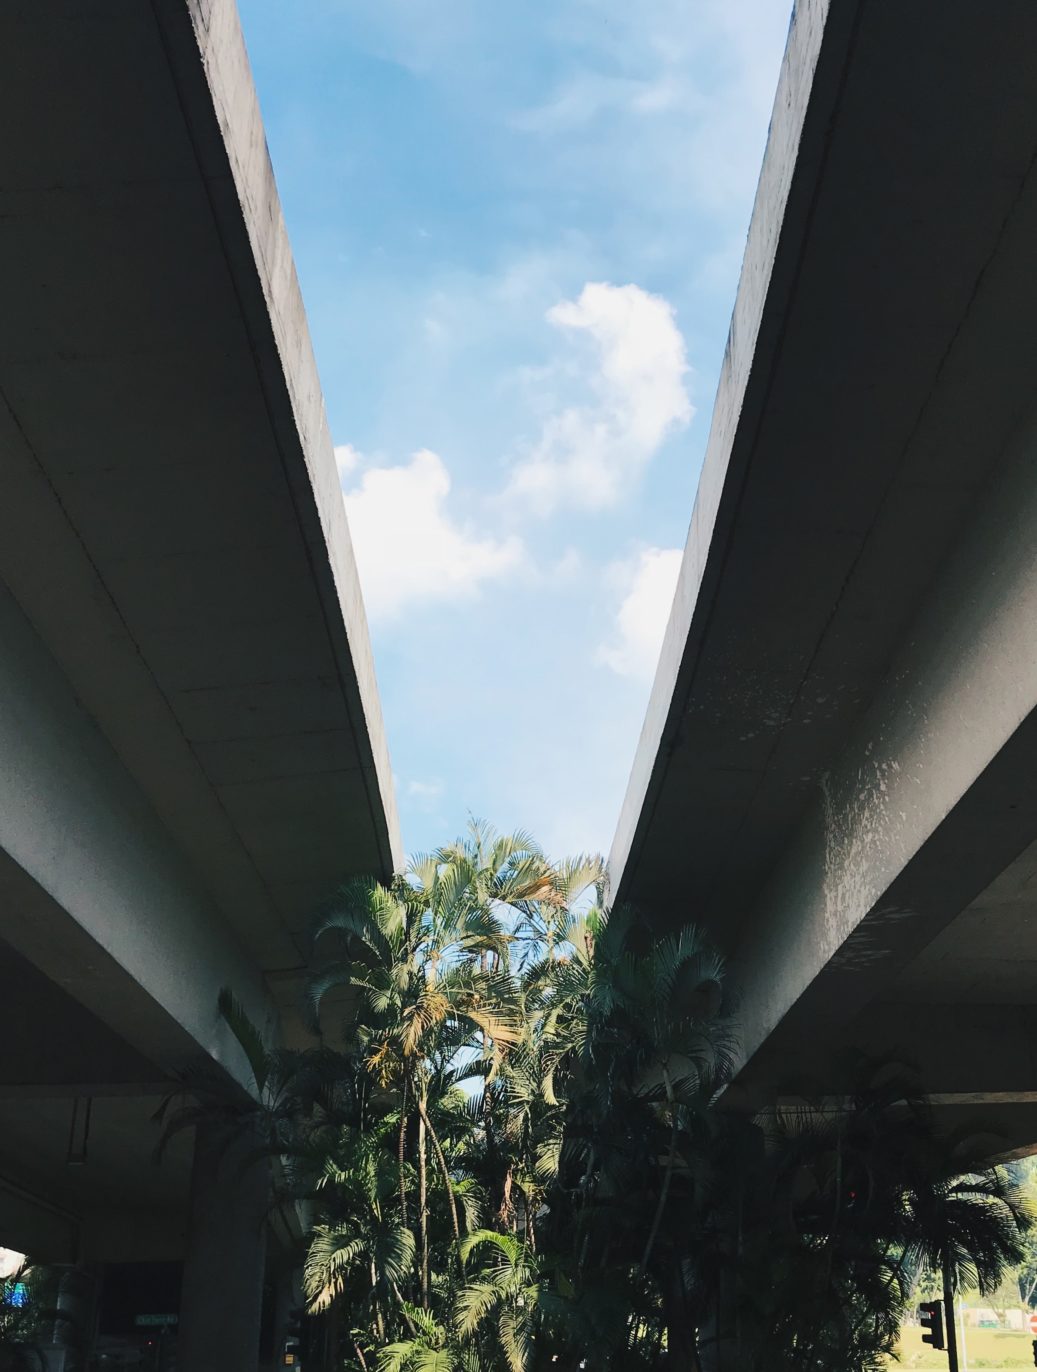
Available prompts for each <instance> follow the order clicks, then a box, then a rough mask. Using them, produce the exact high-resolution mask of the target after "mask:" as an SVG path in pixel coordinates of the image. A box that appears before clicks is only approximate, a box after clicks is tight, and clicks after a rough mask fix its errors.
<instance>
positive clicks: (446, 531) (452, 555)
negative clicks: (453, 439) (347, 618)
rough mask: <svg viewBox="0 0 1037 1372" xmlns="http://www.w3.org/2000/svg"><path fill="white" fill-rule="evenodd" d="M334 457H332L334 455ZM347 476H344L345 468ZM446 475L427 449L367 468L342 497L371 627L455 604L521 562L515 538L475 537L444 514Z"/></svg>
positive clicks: (447, 484) (447, 473) (471, 531)
mask: <svg viewBox="0 0 1037 1372" xmlns="http://www.w3.org/2000/svg"><path fill="white" fill-rule="evenodd" d="M338 451H340V450H339V449H336V452H338ZM347 470H348V468H347ZM449 494H450V474H449V472H448V471H447V469H446V467H445V465H444V463H443V461H442V459H441V458H440V457H439V456H438V454H436V453H434V452H431V451H430V450H429V449H428V448H422V449H421V450H420V451H419V452H416V453H414V455H413V456H412V457H411V460H410V462H409V463H407V465H406V466H402V467H368V468H367V470H366V471H365V472H364V473H363V476H362V477H361V480H360V485H359V486H358V487H356V489H355V490H352V491H347V492H346V493H345V502H346V512H347V514H348V516H349V529H350V533H351V535H352V539H353V549H354V551H355V553H356V560H357V565H358V567H359V569H360V585H361V589H362V590H363V593H364V604H365V605H366V607H367V612H368V615H369V616H370V617H371V618H372V619H388V618H391V617H392V616H394V615H396V614H398V613H399V611H400V610H402V609H403V608H404V607H405V606H408V605H412V604H415V603H419V602H420V603H428V602H431V601H444V600H460V599H465V598H467V597H470V596H473V595H475V594H477V592H478V591H479V589H480V587H481V586H482V585H483V583H484V582H486V581H489V580H492V579H494V578H496V577H501V576H503V575H505V573H507V572H509V571H512V570H514V569H515V568H516V567H517V566H518V565H519V563H520V562H521V560H522V557H523V547H522V543H521V540H520V539H518V538H517V537H514V536H512V537H509V538H506V539H503V540H500V539H494V538H485V537H481V536H480V535H479V534H478V533H477V532H475V531H473V530H472V529H471V528H469V527H468V526H467V525H464V524H459V523H457V522H456V521H455V520H453V519H452V518H451V517H450V515H449V514H448V512H447V510H446V502H447V497H448V495H449Z"/></svg>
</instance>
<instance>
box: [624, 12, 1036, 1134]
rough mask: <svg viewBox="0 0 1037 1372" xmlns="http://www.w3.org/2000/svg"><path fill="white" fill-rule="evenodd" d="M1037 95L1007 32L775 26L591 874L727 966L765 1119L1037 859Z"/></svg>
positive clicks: (958, 20)
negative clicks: (691, 920) (662, 603)
mask: <svg viewBox="0 0 1037 1372" xmlns="http://www.w3.org/2000/svg"><path fill="white" fill-rule="evenodd" d="M1035 79H1037V9H1034V7H1033V6H1031V5H1029V4H1022V3H1015V0H1004V3H995V4H994V5H992V6H990V7H984V9H983V12H982V14H981V13H980V12H979V10H977V8H976V7H975V6H973V5H971V4H968V3H964V2H963V3H956V2H952V3H948V4H940V5H936V4H921V5H912V6H892V5H882V4H874V3H870V4H869V3H863V4H857V3H853V0H833V3H832V4H831V5H830V6H828V7H827V8H825V7H812V6H803V7H798V9H797V13H796V16H795V18H794V22H793V27H792V31H791V35H790V41H789V48H788V52H787V55H786V60H785V65H784V69H783V73H782V78H781V85H780V87H779V94H778V99H777V103H776V106H775V113H774V121H773V125H772V132H771V139H770V143H769V147H768V152H767V158H766V161H765V165H764V170H763V174H762V177H761V182H760V189H759V194H758V197H757V203H756V208H755V212H754V217H753V223H752V228H751V231H750V236H749V242H748V246H747V250H746V262H745V267H744V269H743V276H742V282H741V286H740V289H739V296H738V302H737V304H736V307H735V315H734V320H733V323H732V331H731V338H730V342H729V348H728V354H727V357H726V359H725V365H724V369H723V374H722V378H721V382H720V387H719V392H718V397H717V403H716V409H715V412H714V416H713V425H712V429H711V433H710V439H709V445H708V451H707V457H706V462H705V468H704V471H703V477H702V483H701V486H700V491H699V496H698V500H697V503H696V509H695V515H694V518H693V521H692V526H691V531H690V534H689V540H688V546H687V549H686V552H685V557H684V564H683V569H682V574H681V579H680V584H679V587H678V592H677V597H676V601H675V604H674V609H673V613H672V616H671V620H670V624H669V628H668V631H667V636H666V642H665V645H664V649H663V654H662V660H661V663H660V667H659V672H658V676H657V679H656V682H655V687H654V690H653V695H652V701H651V705H650V707H649V712H648V717H647V720H646V724H645V729H644V732H643V735H642V739H641V744H640V747H639V750H638V756H637V759H636V761H635V765H634V770H633V774H632V778H631V783H630V788H629V791H628V795H627V799H626V803H625V806H624V811H623V815H622V818H621V821H620V825H619V828H618V830H617V834H616V839H615V843H614V846H613V851H612V858H611V870H612V878H613V887H614V893H615V894H617V895H619V896H620V897H627V898H630V899H632V900H634V901H635V902H636V903H638V904H639V905H640V906H642V907H643V908H644V910H645V912H646V915H647V916H648V917H650V918H651V919H653V920H656V921H665V920H671V921H672V920H674V919H675V918H678V917H680V918H685V917H687V916H688V915H689V914H690V915H693V916H695V917H696V918H698V919H700V920H701V921H702V922H703V923H704V924H705V925H706V926H707V927H708V928H709V930H710V931H711V932H712V933H713V935H714V937H715V938H716V939H717V941H718V942H719V943H720V944H721V946H722V947H724V948H725V949H727V950H728V952H729V953H730V955H731V958H732V967H733V972H734V975H735V977H736V979H737V981H738V982H739V984H740V986H741V994H742V1011H741V1018H742V1026H743V1028H742V1033H743V1038H744V1045H745V1053H746V1059H747V1062H746V1066H745V1067H744V1069H743V1072H742V1076H741V1080H742V1083H743V1084H744V1085H745V1086H746V1087H747V1088H748V1087H750V1086H751V1087H753V1088H754V1089H756V1090H758V1091H759V1092H760V1094H761V1095H762V1096H767V1095H768V1094H772V1093H773V1091H774V1090H775V1089H777V1088H778V1087H779V1085H780V1083H781V1082H782V1081H783V1080H785V1079H787V1078H788V1077H789V1076H790V1075H793V1076H795V1075H796V1074H797V1073H799V1074H805V1073H807V1072H808V1071H814V1070H817V1071H820V1070H822V1069H821V1061H822V1059H824V1058H826V1057H828V1056H830V1050H831V1049H832V1048H833V1047H835V1046H837V1045H838V1043H839V1042H840V1041H847V1042H856V1043H858V1044H860V1045H862V1046H866V1045H869V1044H870V1045H871V1046H876V1044H877V1038H876V1035H875V1034H874V1033H873V1032H872V1031H873V1029H874V1027H875V1022H876V1019H877V1017H878V1015H879V1011H878V1010H877V1008H876V1007H877V1006H879V1005H886V1004H888V1003H890V1002H891V1001H894V1002H902V1003H904V1004H905V1005H909V1004H910V1003H911V1000H912V997H914V996H915V995H917V994H918V990H919V986H920V985H926V984H928V973H925V972H922V971H921V970H920V972H919V975H918V976H917V977H916V978H915V979H914V980H913V981H911V980H907V981H905V980H903V978H904V977H905V976H907V975H908V974H907V971H906V969H908V968H909V967H910V965H911V964H912V960H913V959H915V958H918V959H919V963H918V966H919V969H921V968H923V967H924V966H926V965H927V964H925V962H924V959H926V958H929V957H931V956H932V955H930V954H927V953H924V952H923V950H924V949H926V948H927V947H935V946H936V944H934V940H936V939H937V938H938V937H940V938H943V937H945V936H946V937H947V938H949V939H951V940H952V941H953V946H954V948H955V949H956V950H957V951H956V954H955V956H957V957H961V958H968V957H969V956H972V957H975V956H977V955H979V954H980V953H981V950H982V947H983V943H982V942H981V941H980V939H979V938H978V937H977V936H976V935H977V928H976V923H975V921H974V920H972V919H970V918H969V917H968V916H967V915H963V914H962V912H963V911H965V910H966V907H969V906H970V903H971V902H973V901H975V900H976V899H977V898H980V899H982V897H981V893H982V892H983V891H984V890H985V888H987V887H988V886H989V885H990V883H992V882H994V881H995V880H996V879H997V878H998V877H999V875H1000V874H1001V873H1003V872H1005V870H1006V869H1008V868H1010V865H1011V864H1012V863H1013V862H1014V861H1015V860H1016V859H1017V858H1018V857H1019V855H1020V854H1021V853H1022V852H1023V850H1025V849H1026V848H1027V847H1028V846H1029V845H1030V844H1031V843H1032V842H1033V841H1034V840H1035V839H1037V804H1035V795H1034V787H1033V783H1032V781H1031V777H1032V776H1033V775H1034V771H1035V769H1034V765H1033V764H1034V761H1035V760H1037V739H1035V733H1037V720H1035V716H1034V707H1035V705H1037V637H1035V635H1034V629H1033V625H1034V623H1035V618H1034V612H1035V610H1037V603H1035V601H1034V594H1035V592H1037V566H1035V560H1034V559H1035V554H1034V550H1035V548H1037V537H1035V534H1037V483H1035V479H1034V476H1033V473H1034V471H1035V470H1037V467H1035V464H1034V460H1033V457H1034V443H1035V435H1037V413H1035V404H1034V388H1033V377H1034V375H1035V374H1037V334H1035V332H1034V330H1033V328H1032V320H1033V318H1034V315H1035V311H1037V265H1035V261H1034V258H1033V253H1032V243H1033V242H1034V240H1035V235H1037V179H1035V176H1034V159H1035V155H1037V107H1035V106H1034V103H1033V100H1032V90H1033V88H1034V81H1035ZM675 892H679V893H680V910H679V911H677V910H674V909H672V902H673V900H674V893H675ZM1023 904H1024V902H1023V901H1017V902H1016V903H1015V905H1014V906H1013V907H1012V909H1013V911H1014V913H1013V915H1012V916H1011V918H1012V921H1013V930H1014V936H1016V937H1017V940H1018V944H1017V946H1018V950H1019V953H1018V955H1019V958H1020V960H1021V961H1023V962H1025V963H1027V964H1028V965H1029V966H1030V967H1031V968H1032V969H1034V970H1037V935H1034V934H1033V933H1032V932H1030V930H1029V928H1028V926H1027V922H1026V921H1025V920H1024V919H1023V917H1022V909H1023ZM1002 908H1003V907H1002ZM1008 918H1009V916H1008V915H1007V913H1006V914H1005V919H1006V920H1007V919H1008ZM959 920H961V921H964V922H963V923H961V924H959ZM955 927H958V928H959V930H960V937H956V936H955V935H954V934H953V933H952V932H951V931H952V930H953V929H954V928H955ZM989 928H990V920H989V918H988V920H987V923H986V925H985V926H984V929H985V934H989ZM941 930H945V931H946V935H944V934H941ZM1000 937H1001V938H1002V941H1003V937H1004V936H1003V934H1002V935H1001V936H1000ZM898 979H899V980H898ZM1022 980H1023V979H1022V978H1017V980H1016V983H1015V985H1016V993H1015V994H1016V995H1017V996H1018V999H1013V1001H1012V1004H1015V1005H1029V1004H1031V1003H1033V1002H1034V1000H1035V999H1037V995H1035V993H1034V992H1032V991H1028V990H1024V989H1023V987H1022V985H1021V984H1020V983H1021V982H1022ZM1030 984H1031V985H1037V978H1034V979H1031V981H1030ZM898 985H899V987H900V989H899V990H898V989H897V988H898ZM947 994H948V998H947V1000H946V1001H945V1002H941V1004H944V1005H945V1006H956V1005H957V1004H959V1003H960V1002H961V1001H966V1002H968V1003H969V1004H971V1005H974V1006H975V1007H976V1009H977V1014H978V1013H979V1007H981V1006H982V1004H983V1003H984V998H985V997H988V996H990V995H991V994H992V988H991V983H990V980H989V979H987V980H986V981H985V982H984V981H982V979H977V980H976V981H974V982H973V983H972V984H971V985H970V986H969V985H967V984H966V983H965V980H964V979H962V978H958V979H957V980H955V981H954V985H953V991H951V990H950V988H949V987H948V993H947ZM894 1019H897V1017H895V1016H891V1017H890V1022H891V1024H892V1022H893V1020H894ZM897 1022H898V1023H899V1024H900V1025H901V1026H902V1027H903V1028H904V1032H905V1035H906V1038H907V1042H905V1043H902V1044H901V1045H900V1046H901V1048H902V1049H906V1050H907V1051H909V1052H910V1051H911V1049H912V1047H913V1046H917V1047H918V1048H919V1049H921V1048H922V1047H923V1046H924V1045H923V1043H922V1037H921V1034H920V1030H919V1032H917V1033H916V1032H914V1031H913V1030H912V1031H911V1032H908V1030H909V1029H910V1026H911V1021H910V1017H904V1016H901V1017H899V1019H897ZM976 1022H977V1023H978V1022H979V1020H977V1021H976ZM1010 1022H1011V1016H1010V1015H1009V1016H1007V1017H1006V1018H1005V1021H1004V1023H1005V1024H1006V1025H1007V1024H1008V1023H1010ZM1008 1032H1009V1031H1008V1030H1007V1029H1006V1030H1005V1031H1004V1034H1003V1035H1002V1037H1004V1036H1006V1035H1007V1034H1008ZM879 1037H881V1035H880V1036H879ZM893 1037H894V1036H891V1035H886V1036H885V1037H884V1039H883V1042H884V1043H885V1044H886V1045H890V1046H891V1044H892V1038H893ZM927 1041H928V1040H927ZM987 1042H988V1044H989V1036H988V1038H987ZM920 1056H924V1054H921V1053H920ZM924 1066H925V1068H926V1071H927V1073H929V1074H930V1075H931V1077H932V1080H933V1081H934V1083H935V1082H936V1081H939V1082H940V1086H939V1087H938V1088H936V1089H938V1090H939V1091H940V1092H941V1094H944V1095H946V1096H947V1097H948V1099H949V1098H950V1096H953V1095H954V1093H955V1091H956V1090H958V1091H959V1093H960V1094H961V1095H962V1096H963V1097H964V1096H966V1095H970V1096H971V1095H974V1093H975V1091H976V1090H977V1089H979V1090H982V1088H981V1087H980V1088H977V1087H976V1080H977V1078H976V1072H975V1071H972V1070H971V1069H969V1070H968V1071H965V1070H964V1066H963V1071H962V1074H961V1081H960V1082H959V1083H958V1085H957V1086H956V1085H955V1077H954V1073H953V1072H952V1071H951V1070H950V1069H951V1066H952V1063H951V1060H950V1056H949V1057H948V1061H947V1062H939V1061H936V1060H935V1059H934V1058H933V1055H932V1052H931V1050H930V1052H929V1058H928V1060H927V1061H926V1062H925V1063H924ZM1028 1072H1029V1069H1028V1067H1026V1066H1025V1065H1023V1064H1022V1063H1020V1064H1019V1070H1018V1073H1017V1077H1016V1084H1015V1089H1016V1090H1017V1091H1019V1092H1021V1093H1024V1092H1025V1091H1027V1090H1030V1089H1032V1083H1031V1081H1030V1079H1029V1075H1028ZM966 1082H968V1085H966ZM993 1082H994V1077H993V1074H992V1076H991V1091H992V1095H994V1094H997V1093H998V1092H1003V1089H1004V1082H1003V1081H1001V1082H1000V1084H999V1087H998V1091H997V1092H995V1091H994V1086H993ZM1023 1099H1024V1096H1023V1095H1021V1096H1020V1101H1022V1100H1023ZM1035 1141H1037V1139H1035Z"/></svg>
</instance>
